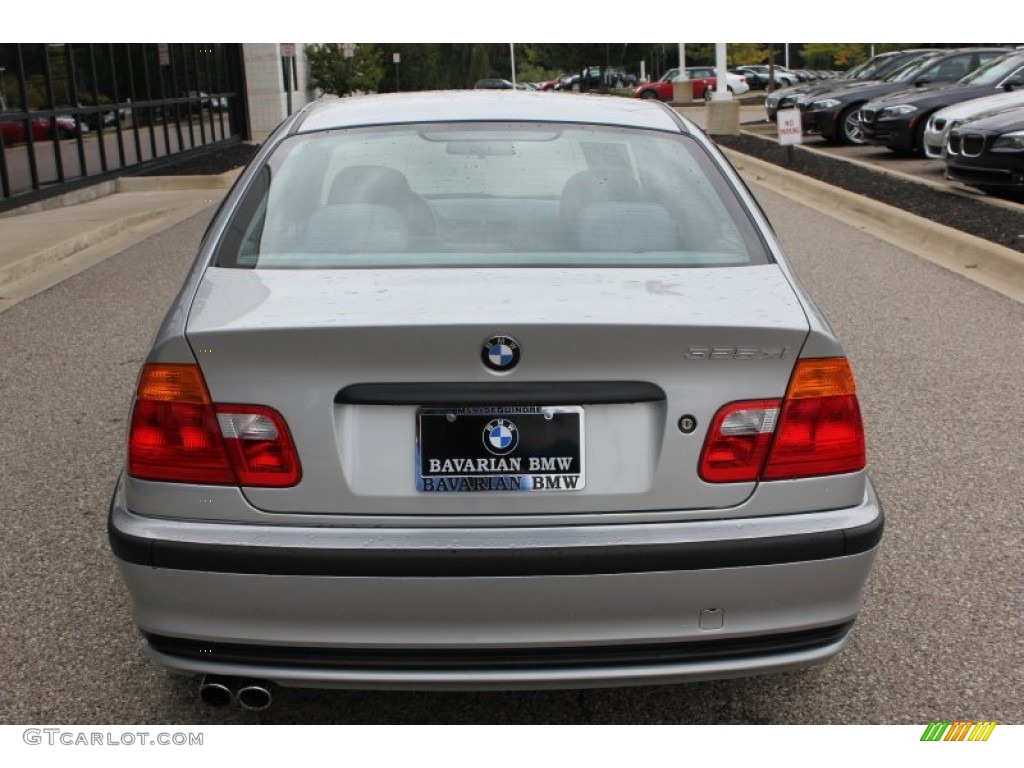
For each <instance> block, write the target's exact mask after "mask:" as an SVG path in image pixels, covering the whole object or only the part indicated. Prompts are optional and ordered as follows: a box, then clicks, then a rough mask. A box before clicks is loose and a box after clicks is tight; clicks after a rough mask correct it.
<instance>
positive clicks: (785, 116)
mask: <svg viewBox="0 0 1024 768" xmlns="http://www.w3.org/2000/svg"><path fill="white" fill-rule="evenodd" d="M775 118H776V124H777V125H778V130H779V144H780V145H781V146H783V147H785V146H787V145H790V144H801V143H803V140H804V129H803V122H802V121H801V119H800V110H799V109H780V110H779V111H778V112H777V113H776V115H775Z"/></svg>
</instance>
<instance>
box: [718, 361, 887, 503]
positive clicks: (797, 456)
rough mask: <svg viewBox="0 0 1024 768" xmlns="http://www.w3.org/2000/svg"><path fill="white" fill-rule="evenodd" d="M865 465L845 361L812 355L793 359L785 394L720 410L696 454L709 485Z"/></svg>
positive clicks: (837, 471) (860, 428)
mask: <svg viewBox="0 0 1024 768" xmlns="http://www.w3.org/2000/svg"><path fill="white" fill-rule="evenodd" d="M772 408H774V409H775V410H774V411H773V410H772ZM780 408H781V412H780V411H779V409H780ZM776 417H777V418H776ZM866 464H867V459H866V455H865V448H864V427H863V425H862V423H861V417H860V406H859V405H858V403H857V395H856V389H855V386H854V382H853V374H852V373H851V371H850V366H849V363H848V362H847V361H846V359H845V358H826V359H811V360H800V361H798V362H797V365H796V368H795V369H794V371H793V375H792V377H791V379H790V383H789V388H788V389H787V391H786V398H785V400H783V401H781V402H780V401H778V400H752V401H747V402H741V403H731V404H729V405H726V406H725V407H723V408H722V409H721V410H719V412H718V413H717V414H716V415H715V418H714V420H713V421H712V423H711V427H710V429H709V430H708V435H707V438H706V439H705V442H704V449H703V451H702V452H701V460H700V477H701V479H703V480H704V481H705V482H709V483H735V482H750V481H753V480H757V479H761V480H787V479H794V478H798V477H815V476H819V475H832V474H841V473H845V472H856V471H857V470H860V469H863V468H864V467H865V466H866Z"/></svg>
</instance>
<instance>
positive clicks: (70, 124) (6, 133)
mask: <svg viewBox="0 0 1024 768" xmlns="http://www.w3.org/2000/svg"><path fill="white" fill-rule="evenodd" d="M29 122H30V123H31V125H32V141H45V140H47V139H50V138H52V133H51V125H50V118H48V117H37V118H34V119H33V120H31V121H29ZM54 122H55V124H56V128H57V138H58V139H67V138H71V137H73V136H77V135H78V131H79V127H78V121H77V120H75V119H74V118H73V117H57V118H54ZM88 130H89V129H88V128H83V129H82V133H87V132H88ZM0 132H2V134H3V137H4V144H20V143H21V142H23V141H27V139H26V137H25V121H24V120H3V121H0Z"/></svg>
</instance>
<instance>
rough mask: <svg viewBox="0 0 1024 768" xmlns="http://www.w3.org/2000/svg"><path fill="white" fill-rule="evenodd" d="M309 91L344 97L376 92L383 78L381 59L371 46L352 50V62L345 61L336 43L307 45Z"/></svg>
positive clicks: (377, 51) (378, 50) (374, 47)
mask: <svg viewBox="0 0 1024 768" xmlns="http://www.w3.org/2000/svg"><path fill="white" fill-rule="evenodd" d="M305 50H306V59H307V61H308V62H309V87H310V88H315V89H319V90H321V91H323V92H324V93H334V94H337V95H338V96H347V95H348V94H351V93H356V92H371V91H376V90H377V89H378V87H379V86H380V81H381V79H382V78H383V77H384V62H383V60H384V56H383V54H382V53H381V51H380V49H379V48H377V46H375V45H374V44H372V43H360V44H359V45H357V46H356V49H355V52H354V53H353V55H352V58H350V59H346V58H345V55H344V52H343V50H342V47H341V45H340V44H339V43H322V44H316V45H307V46H306V48H305Z"/></svg>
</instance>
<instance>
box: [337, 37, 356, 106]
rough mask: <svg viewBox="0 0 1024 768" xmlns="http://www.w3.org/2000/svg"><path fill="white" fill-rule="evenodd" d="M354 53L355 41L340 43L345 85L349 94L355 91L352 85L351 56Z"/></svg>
mask: <svg viewBox="0 0 1024 768" xmlns="http://www.w3.org/2000/svg"><path fill="white" fill-rule="evenodd" d="M355 54H356V44H355V43H342V44H341V55H342V56H343V57H344V59H345V86H346V88H347V89H348V94H349V95H350V96H351V95H352V93H353V92H354V91H355V88H353V87H352V57H353V56H355Z"/></svg>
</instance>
